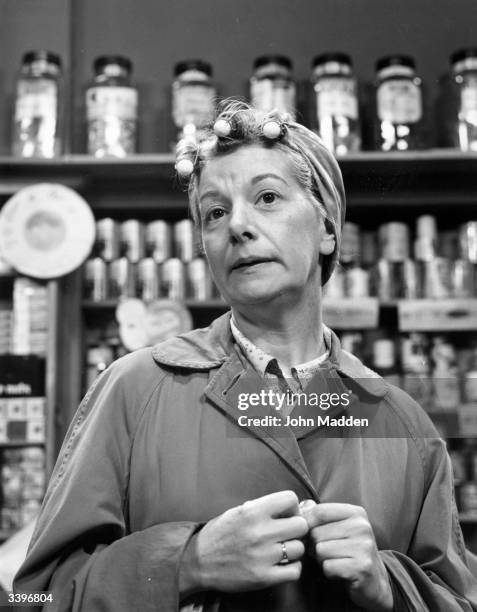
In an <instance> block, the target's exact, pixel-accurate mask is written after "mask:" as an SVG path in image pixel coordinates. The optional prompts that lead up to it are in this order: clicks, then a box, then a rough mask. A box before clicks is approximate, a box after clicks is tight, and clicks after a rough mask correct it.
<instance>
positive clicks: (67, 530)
mask: <svg viewBox="0 0 477 612" xmlns="http://www.w3.org/2000/svg"><path fill="white" fill-rule="evenodd" d="M138 353H141V351H139V352H138ZM141 360H142V361H143V362H144V363H145V364H146V365H145V366H143V367H138V365H140V364H141V363H142V362H141ZM149 361H151V362H152V358H148V356H147V355H146V353H143V354H142V355H134V354H132V355H128V356H126V357H124V358H122V359H120V360H119V361H118V362H116V363H115V364H113V365H112V366H111V367H110V368H109V369H108V370H107V371H106V372H104V373H103V374H102V375H101V377H100V378H99V379H98V380H97V381H96V383H95V384H94V385H93V387H92V388H91V389H90V390H89V392H88V393H87V395H86V397H85V398H84V400H83V402H82V403H81V405H80V407H79V409H78V412H77V413H76V416H75V418H74V419H73V422H72V424H71V426H70V429H69V431H68V434H67V437H66V439H65V442H64V444H63V447H62V449H61V452H60V455H59V458H58V461H57V463H56V466H55V469H54V471H53V474H52V477H51V479H50V483H49V487H48V490H47V493H46V497H45V500H44V502H43V506H42V510H41V513H40V517H39V520H38V524H37V527H36V530H35V532H34V534H33V539H32V542H31V544H30V548H29V552H28V555H27V558H26V560H25V562H24V564H23V565H22V567H21V568H20V570H19V572H18V574H17V576H16V579H15V583H14V589H15V591H17V592H33V591H48V592H51V593H52V595H53V602H52V603H51V604H48V605H46V606H44V607H43V609H44V610H47V611H48V612H53V611H55V612H66V611H72V612H73V611H74V612H96V611H101V612H113V611H114V612H133V611H138V612H139V611H141V612H148V611H151V612H152V611H153V610H154V612H172V611H175V610H178V609H179V594H178V569H179V564H180V559H181V555H182V552H183V550H184V548H185V546H186V544H187V542H188V540H189V538H190V537H191V535H192V534H193V533H194V531H195V530H196V529H197V528H198V525H197V524H195V523H189V522H177V523H165V524H158V525H151V526H150V527H148V528H147V529H144V530H143V531H138V532H135V533H129V529H128V519H127V492H128V475H129V462H130V453H131V445H132V442H133V440H134V435H135V430H136V427H137V424H138V422H139V420H140V418H141V414H142V413H143V412H144V410H145V408H146V406H147V404H148V401H149V398H150V397H151V395H152V393H153V392H154V390H155V389H156V387H157V386H158V385H160V384H161V381H162V377H163V373H162V371H161V370H159V369H158V368H157V366H154V368H155V370H153V369H152V366H151V365H150V363H149ZM151 372H153V375H152V376H151ZM138 390H140V392H139V391H138ZM28 610H29V611H30V612H31V611H32V608H31V607H29V608H28Z"/></svg>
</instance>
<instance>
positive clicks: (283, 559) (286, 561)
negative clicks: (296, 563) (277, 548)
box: [278, 542, 290, 565]
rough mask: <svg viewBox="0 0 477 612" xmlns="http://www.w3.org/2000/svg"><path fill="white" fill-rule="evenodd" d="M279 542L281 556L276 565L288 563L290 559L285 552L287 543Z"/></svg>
mask: <svg viewBox="0 0 477 612" xmlns="http://www.w3.org/2000/svg"><path fill="white" fill-rule="evenodd" d="M280 544H281V546H282V558H281V559H280V561H279V562H278V565H287V564H288V563H290V559H289V558H288V553H287V545H286V544H285V542H280Z"/></svg>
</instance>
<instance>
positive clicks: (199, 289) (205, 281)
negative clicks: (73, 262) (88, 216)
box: [85, 218, 217, 302]
mask: <svg viewBox="0 0 477 612" xmlns="http://www.w3.org/2000/svg"><path fill="white" fill-rule="evenodd" d="M94 255H95V256H94V257H93V258H92V259H90V260H88V261H87V262H86V265H85V298H86V299H87V300H92V301H94V302H103V301H105V300H108V299H114V300H117V299H121V298H131V297H138V298H140V299H142V300H144V301H145V302H150V301H152V300H155V299H158V298H169V299H175V300H183V299H191V300H209V299H212V298H214V297H216V295H217V294H216V292H215V289H214V286H213V283H212V279H211V277H210V274H209V270H208V267H207V264H206V262H205V260H204V258H202V257H199V256H198V247H197V241H196V236H195V233H194V228H193V224H192V221H191V220H189V219H182V220H181V221H178V222H177V223H174V224H171V223H168V222H166V221H163V220H158V221H151V222H150V223H143V222H141V221H138V220H137V219H129V220H127V221H123V222H118V221H116V220H114V219H109V218H107V219H101V220H99V221H97V223H96V243H95V248H94Z"/></svg>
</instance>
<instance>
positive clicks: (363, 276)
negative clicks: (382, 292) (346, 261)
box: [345, 266, 369, 298]
mask: <svg viewBox="0 0 477 612" xmlns="http://www.w3.org/2000/svg"><path fill="white" fill-rule="evenodd" d="M345 290H346V297H349V298H362V297H368V296H369V273H368V271H367V270H364V269H363V268H360V267H359V266H356V267H353V268H350V269H349V270H346V272H345Z"/></svg>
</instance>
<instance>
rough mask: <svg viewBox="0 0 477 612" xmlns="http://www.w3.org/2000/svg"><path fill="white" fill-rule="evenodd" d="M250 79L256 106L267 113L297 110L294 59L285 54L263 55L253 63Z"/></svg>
mask: <svg viewBox="0 0 477 612" xmlns="http://www.w3.org/2000/svg"><path fill="white" fill-rule="evenodd" d="M253 69H254V72H253V75H252V77H251V79H250V102H251V104H252V106H254V107H255V108H257V109H259V110H261V111H263V112H265V113H267V112H269V111H271V110H274V109H276V110H278V111H279V112H281V113H290V115H291V116H292V117H294V116H295V112H296V86H295V82H294V81H293V76H292V70H293V64H292V61H291V60H290V59H289V58H288V57H285V56H283V55H263V56H261V57H257V59H256V60H255V61H254V63H253Z"/></svg>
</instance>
